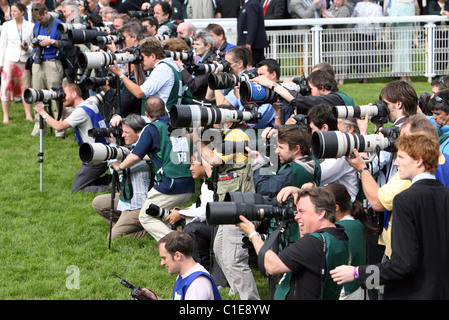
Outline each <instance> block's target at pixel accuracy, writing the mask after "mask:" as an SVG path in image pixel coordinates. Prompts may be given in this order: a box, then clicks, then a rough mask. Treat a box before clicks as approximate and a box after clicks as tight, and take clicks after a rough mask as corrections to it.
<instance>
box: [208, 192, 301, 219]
mask: <svg viewBox="0 0 449 320" xmlns="http://www.w3.org/2000/svg"><path fill="white" fill-rule="evenodd" d="M240 215H242V216H244V217H245V218H247V219H248V220H250V221H262V220H271V219H275V220H277V221H285V220H286V221H293V220H294V217H295V215H296V207H295V206H294V204H293V198H292V197H289V199H288V200H287V201H286V202H285V203H279V202H278V201H277V200H276V198H275V197H269V196H262V195H259V194H254V193H243V192H228V193H226V195H225V198H224V202H208V203H207V205H206V221H207V224H209V225H219V224H237V223H239V222H241V220H240V218H239V216H240Z"/></svg>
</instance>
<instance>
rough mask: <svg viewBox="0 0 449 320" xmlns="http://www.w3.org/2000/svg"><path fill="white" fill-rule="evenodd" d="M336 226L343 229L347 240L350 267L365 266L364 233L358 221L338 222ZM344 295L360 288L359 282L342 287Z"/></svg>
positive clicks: (362, 226)
mask: <svg viewBox="0 0 449 320" xmlns="http://www.w3.org/2000/svg"><path fill="white" fill-rule="evenodd" d="M336 224H339V225H342V226H343V227H345V233H346V235H347V236H348V238H349V251H350V253H351V261H350V265H352V266H362V265H365V264H366V231H365V226H364V225H363V223H361V222H360V220H340V221H338V222H336ZM343 287H344V289H345V294H346V295H348V294H350V293H353V292H354V291H356V290H357V289H358V288H360V282H359V281H358V280H354V281H352V282H349V283H345V284H344V285H343Z"/></svg>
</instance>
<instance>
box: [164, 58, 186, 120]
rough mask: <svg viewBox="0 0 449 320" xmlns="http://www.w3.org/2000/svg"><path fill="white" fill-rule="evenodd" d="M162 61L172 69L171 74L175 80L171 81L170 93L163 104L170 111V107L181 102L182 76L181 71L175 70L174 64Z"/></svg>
mask: <svg viewBox="0 0 449 320" xmlns="http://www.w3.org/2000/svg"><path fill="white" fill-rule="evenodd" d="M161 62H162V63H165V64H166V65H167V66H169V67H170V68H171V69H172V70H173V74H174V75H175V81H174V82H173V88H172V89H171V91H170V95H169V96H168V99H167V103H166V104H165V108H166V109H167V110H168V111H169V112H170V110H171V107H172V106H174V105H177V104H180V103H181V100H182V78H181V72H179V71H178V70H176V68H175V67H174V66H172V65H171V64H170V63H168V62H166V61H164V60H161Z"/></svg>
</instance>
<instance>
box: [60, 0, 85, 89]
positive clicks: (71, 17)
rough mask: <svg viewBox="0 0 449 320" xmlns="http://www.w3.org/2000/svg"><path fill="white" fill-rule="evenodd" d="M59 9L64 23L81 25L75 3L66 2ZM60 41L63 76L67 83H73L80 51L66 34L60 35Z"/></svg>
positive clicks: (69, 0) (68, 0) (67, 0)
mask: <svg viewBox="0 0 449 320" xmlns="http://www.w3.org/2000/svg"><path fill="white" fill-rule="evenodd" d="M61 7H62V12H63V14H64V19H65V22H66V23H81V17H80V14H79V10H78V6H77V5H76V2H74V1H71V0H66V1H64V2H63V3H62V4H61ZM61 40H63V41H60V42H59V44H60V46H59V48H60V49H61V52H62V54H63V56H62V58H61V62H62V66H63V68H64V76H65V78H66V80H67V83H75V80H76V72H77V69H78V66H77V64H76V60H77V57H78V54H79V52H80V50H79V49H78V48H77V46H75V45H73V44H72V43H70V42H69V38H68V35H67V34H61Z"/></svg>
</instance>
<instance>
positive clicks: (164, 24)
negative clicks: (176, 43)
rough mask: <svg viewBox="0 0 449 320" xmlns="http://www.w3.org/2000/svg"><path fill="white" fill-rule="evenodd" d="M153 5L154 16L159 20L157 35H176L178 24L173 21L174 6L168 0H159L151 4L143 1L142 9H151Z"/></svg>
mask: <svg viewBox="0 0 449 320" xmlns="http://www.w3.org/2000/svg"><path fill="white" fill-rule="evenodd" d="M151 6H153V12H154V17H155V18H156V19H157V21H158V22H159V27H158V29H157V35H158V36H160V37H164V36H166V37H168V38H170V37H174V36H176V26H175V25H174V23H173V22H171V17H172V14H173V8H172V6H171V5H170V3H168V2H167V1H165V0H164V1H158V2H156V3H154V4H153V5H151V4H150V3H143V4H142V10H150V7H151Z"/></svg>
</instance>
